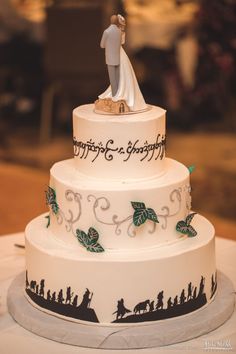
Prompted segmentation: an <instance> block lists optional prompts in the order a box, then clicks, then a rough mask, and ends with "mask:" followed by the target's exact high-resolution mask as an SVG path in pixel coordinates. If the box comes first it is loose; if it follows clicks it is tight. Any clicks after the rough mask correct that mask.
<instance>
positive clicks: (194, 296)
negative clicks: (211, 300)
mask: <svg viewBox="0 0 236 354" xmlns="http://www.w3.org/2000/svg"><path fill="white" fill-rule="evenodd" d="M196 297H197V287H196V286H195V287H194V290H193V298H194V299H196Z"/></svg>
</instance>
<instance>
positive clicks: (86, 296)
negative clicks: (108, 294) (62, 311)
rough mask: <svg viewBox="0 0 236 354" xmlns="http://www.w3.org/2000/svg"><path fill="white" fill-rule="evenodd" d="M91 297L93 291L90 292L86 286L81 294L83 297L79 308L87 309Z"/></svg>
mask: <svg viewBox="0 0 236 354" xmlns="http://www.w3.org/2000/svg"><path fill="white" fill-rule="evenodd" d="M92 297H93V293H90V291H89V289H87V288H86V291H85V293H84V295H83V299H82V301H81V304H80V305H79V307H80V308H84V309H87V308H89V306H90V303H91V300H92Z"/></svg>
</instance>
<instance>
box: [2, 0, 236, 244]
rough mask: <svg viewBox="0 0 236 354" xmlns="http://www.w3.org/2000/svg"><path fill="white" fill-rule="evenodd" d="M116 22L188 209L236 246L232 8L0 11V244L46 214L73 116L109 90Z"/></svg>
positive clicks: (210, 4) (14, 0)
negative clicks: (182, 169) (107, 45)
mask: <svg viewBox="0 0 236 354" xmlns="http://www.w3.org/2000/svg"><path fill="white" fill-rule="evenodd" d="M113 13H121V14H122V15H124V16H125V17H126V20H127V30H126V45H125V50H126V52H127V53H128V55H129V57H130V60H131V62H132V64H133V67H134V69H135V72H136V75H137V77H138V80H139V83H140V87H141V90H142V92H143V95H144V97H145V99H146V102H148V103H150V104H155V105H159V106H162V107H164V108H165V109H167V111H168V114H167V129H168V131H167V132H168V134H167V137H168V145H167V155H168V156H169V157H172V158H174V159H177V160H179V161H180V162H182V163H184V164H185V165H186V166H192V165H194V166H195V170H194V172H193V173H192V175H191V184H192V187H193V192H192V198H193V209H194V210H196V211H198V212H200V213H203V214H204V215H205V216H207V217H208V218H209V219H210V220H211V221H212V222H213V223H214V224H215V227H216V231H217V235H219V236H222V237H227V238H235V239H236V139H235V136H236V135H235V133H236V117H235V115H236V100H235V97H236V80H235V79H236V65H235V61H236V55H235V53H236V1H235V0H208V1H204V0H123V1H122V0H99V1H96V0H84V1H80V0H74V1H70V0H64V1H63V0H57V1H56V0H54V1H53V0H37V1H36V0H0V138H1V139H0V163H1V164H0V183H1V192H0V200H1V202H0V220H1V222H0V235H1V234H6V233H13V232H18V231H23V230H24V228H25V225H26V223H27V222H28V221H29V220H30V219H32V218H33V217H35V216H37V215H38V214H39V213H41V212H44V211H46V210H47V207H46V205H45V198H44V191H45V190H46V188H47V184H48V179H49V169H50V167H51V165H52V164H53V163H54V162H56V161H59V160H63V159H66V158H71V157H72V155H73V148H72V124H71V123H72V121H71V116H72V109H73V108H75V107H76V106H78V105H80V104H84V103H90V102H93V101H94V100H95V99H96V98H97V96H98V94H100V93H101V92H103V90H104V89H105V88H106V86H107V85H108V76H107V72H106V66H105V62H104V52H103V50H101V49H100V47H99V42H100V38H101V35H102V32H103V30H104V28H105V27H106V26H107V25H108V23H109V17H110V15H111V14H113Z"/></svg>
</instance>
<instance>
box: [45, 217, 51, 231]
mask: <svg viewBox="0 0 236 354" xmlns="http://www.w3.org/2000/svg"><path fill="white" fill-rule="evenodd" d="M45 219H48V222H47V225H46V228H48V227H49V226H50V215H47V216H45Z"/></svg>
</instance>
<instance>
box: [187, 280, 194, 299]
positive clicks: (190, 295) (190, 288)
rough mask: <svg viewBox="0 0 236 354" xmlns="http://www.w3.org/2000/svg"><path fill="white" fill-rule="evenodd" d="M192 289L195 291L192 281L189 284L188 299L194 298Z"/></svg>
mask: <svg viewBox="0 0 236 354" xmlns="http://www.w3.org/2000/svg"><path fill="white" fill-rule="evenodd" d="M192 291H193V287H192V283H191V282H190V283H189V284H188V295H187V300H190V299H191V298H192Z"/></svg>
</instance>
